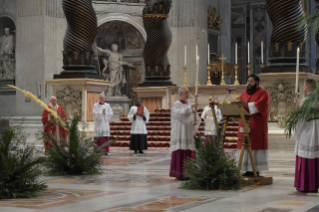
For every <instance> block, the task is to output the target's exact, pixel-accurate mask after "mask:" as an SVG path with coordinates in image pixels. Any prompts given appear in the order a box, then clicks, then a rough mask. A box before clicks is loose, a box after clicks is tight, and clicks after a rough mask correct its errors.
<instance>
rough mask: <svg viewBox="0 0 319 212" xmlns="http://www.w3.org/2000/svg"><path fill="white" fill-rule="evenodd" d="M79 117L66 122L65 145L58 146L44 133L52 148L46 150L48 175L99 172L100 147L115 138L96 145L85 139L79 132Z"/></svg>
mask: <svg viewBox="0 0 319 212" xmlns="http://www.w3.org/2000/svg"><path fill="white" fill-rule="evenodd" d="M79 123H80V117H79V116H75V117H74V118H73V119H72V120H71V123H70V124H67V125H66V127H67V129H68V139H67V140H66V141H64V143H65V146H60V145H59V143H58V141H57V140H56V139H55V138H54V137H53V136H52V135H48V134H45V133H44V138H45V139H48V140H50V141H51V143H52V144H53V147H52V148H49V149H48V152H47V163H46V167H47V169H48V171H49V174H50V175H81V174H84V173H85V174H101V173H102V168H101V159H102V156H103V155H104V154H103V153H102V148H103V147H104V146H106V145H109V144H110V143H114V142H115V140H112V141H109V142H107V143H105V144H104V145H103V146H101V147H97V146H96V145H95V143H94V142H93V141H92V139H87V138H86V135H85V133H84V132H80V130H79V128H78V125H79Z"/></svg>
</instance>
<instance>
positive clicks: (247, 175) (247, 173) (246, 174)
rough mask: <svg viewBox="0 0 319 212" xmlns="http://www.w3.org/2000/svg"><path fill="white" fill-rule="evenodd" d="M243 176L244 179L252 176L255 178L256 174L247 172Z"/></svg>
mask: <svg viewBox="0 0 319 212" xmlns="http://www.w3.org/2000/svg"><path fill="white" fill-rule="evenodd" d="M242 176H243V177H252V176H254V174H253V172H249V171H247V172H245V173H243V174H242Z"/></svg>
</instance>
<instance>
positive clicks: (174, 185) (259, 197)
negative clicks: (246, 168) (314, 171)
mask: <svg viewBox="0 0 319 212" xmlns="http://www.w3.org/2000/svg"><path fill="white" fill-rule="evenodd" d="M269 155H270V157H269V161H270V170H269V171H268V172H264V173H262V174H263V175H270V176H273V177H274V183H273V184H272V185H267V186H255V185H245V186H242V187H241V189H240V190H238V191H200V190H183V189H179V188H178V187H179V185H180V182H178V181H176V180H175V179H174V178H170V177H168V172H169V164H170V154H169V151H168V149H160V150H158V149H156V150H155V149H151V150H148V151H145V154H138V155H134V154H133V152H132V151H129V150H126V149H120V148H111V153H110V154H109V155H108V156H105V157H104V158H103V167H104V168H105V173H104V174H103V175H98V176H67V177H59V176H55V177H49V176H43V177H42V180H43V181H45V182H47V184H48V186H49V189H48V190H47V191H45V192H43V193H41V194H39V196H38V197H37V198H32V199H18V200H6V201H0V212H4V211H5V212H29V211H47V212H49V211H50V212H56V211H59V212H60V211H61V212H67V211H76V212H91V211H92V212H106V211H109V212H177V211H187V212H202V211H203V212H204V211H219V212H227V211H229V212H233V211H251V212H257V211H263V212H274V211H276V212H286V211H287V212H288V211H292V212H295V211H296V212H297V211H311V212H314V211H319V194H318V193H315V194H310V193H309V194H303V193H299V192H296V190H295V188H294V187H293V181H294V165H295V156H294V155H293V153H292V152H289V153H288V152H274V151H270V153H269Z"/></svg>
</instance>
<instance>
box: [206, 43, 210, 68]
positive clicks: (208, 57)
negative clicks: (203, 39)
mask: <svg viewBox="0 0 319 212" xmlns="http://www.w3.org/2000/svg"><path fill="white" fill-rule="evenodd" d="M207 63H208V65H209V64H210V46H209V44H208V55H207Z"/></svg>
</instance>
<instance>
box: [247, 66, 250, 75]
mask: <svg viewBox="0 0 319 212" xmlns="http://www.w3.org/2000/svg"><path fill="white" fill-rule="evenodd" d="M250 68H251V66H250V63H248V65H247V69H248V76H249V75H250Z"/></svg>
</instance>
